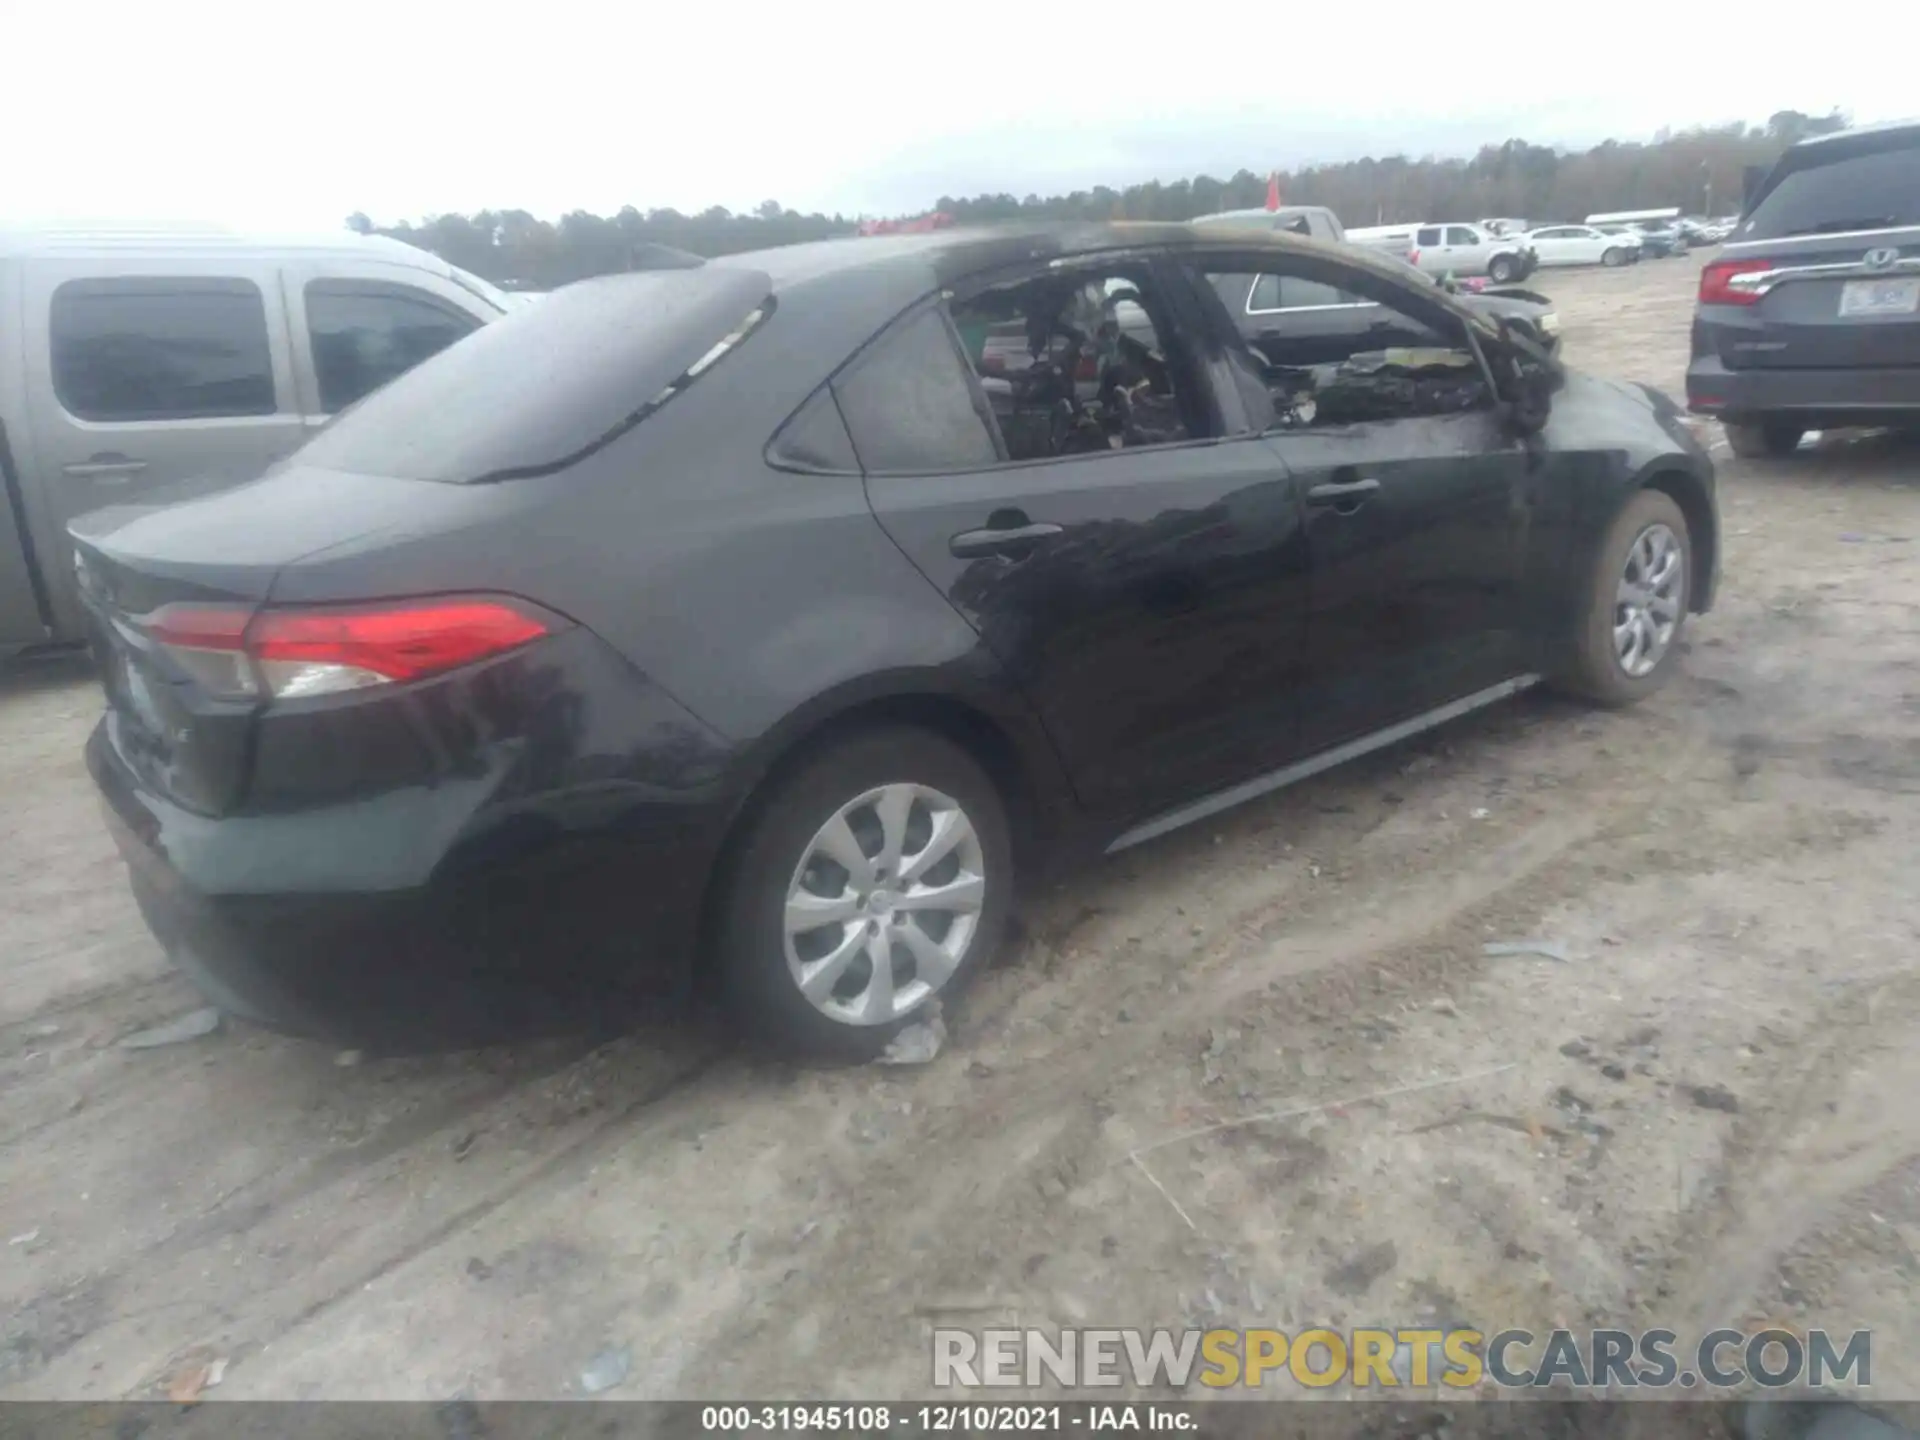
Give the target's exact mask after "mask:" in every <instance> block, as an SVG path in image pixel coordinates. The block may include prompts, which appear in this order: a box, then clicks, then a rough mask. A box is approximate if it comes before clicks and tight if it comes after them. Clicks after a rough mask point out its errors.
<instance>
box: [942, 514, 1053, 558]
mask: <svg viewBox="0 0 1920 1440" xmlns="http://www.w3.org/2000/svg"><path fill="white" fill-rule="evenodd" d="M1060 533H1061V527H1060V526H1058V525H1055V524H1052V523H1051V522H1049V521H1045V520H1042V521H1040V522H1039V523H1037V524H1030V525H1008V526H1004V527H1002V528H999V529H986V530H963V531H961V532H960V533H959V534H958V535H956V536H954V537H953V539H951V540H949V541H948V542H947V549H948V550H950V551H952V552H953V554H954V555H955V556H956V557H957V558H958V559H961V560H977V559H979V558H981V557H982V556H985V555H1008V556H1012V557H1014V558H1016V559H1017V558H1018V557H1020V556H1022V555H1024V554H1026V553H1027V550H1028V548H1029V547H1030V546H1031V545H1032V544H1033V542H1034V541H1036V540H1045V539H1046V538H1047V537H1048V536H1049V535H1058V534H1060Z"/></svg>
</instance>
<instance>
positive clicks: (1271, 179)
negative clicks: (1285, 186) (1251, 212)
mask: <svg viewBox="0 0 1920 1440" xmlns="http://www.w3.org/2000/svg"><path fill="white" fill-rule="evenodd" d="M1279 208H1280V172H1279V171H1278V170H1275V171H1273V172H1272V173H1271V174H1270V175H1268V176H1267V209H1269V210H1278V209H1279Z"/></svg>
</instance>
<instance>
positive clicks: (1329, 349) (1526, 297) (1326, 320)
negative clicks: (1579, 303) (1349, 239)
mask: <svg viewBox="0 0 1920 1440" xmlns="http://www.w3.org/2000/svg"><path fill="white" fill-rule="evenodd" d="M1387 263H1389V264H1391V265H1395V266H1400V267H1402V268H1404V269H1405V271H1406V272H1407V275H1408V277H1409V278H1410V279H1412V280H1414V281H1415V282H1417V283H1419V284H1424V285H1435V286H1439V285H1442V283H1443V282H1442V281H1441V279H1440V278H1439V277H1438V276H1434V275H1431V274H1428V273H1427V272H1426V271H1424V270H1421V269H1419V268H1417V267H1416V266H1414V265H1411V264H1409V263H1408V262H1406V261H1404V260H1396V259H1392V258H1391V257H1389V258H1388V262H1387ZM1471 286H1472V282H1467V284H1466V285H1463V286H1459V287H1457V290H1458V293H1457V294H1456V297H1455V298H1457V299H1458V300H1459V302H1460V303H1461V304H1462V305H1464V306H1466V307H1467V308H1468V309H1470V310H1473V311H1475V312H1477V313H1479V314H1482V315H1485V316H1487V317H1488V318H1489V319H1492V320H1494V321H1495V322H1496V323H1497V322H1498V320H1499V318H1500V317H1502V316H1505V317H1507V318H1509V319H1511V320H1514V321H1516V322H1519V323H1522V324H1526V325H1528V326H1531V327H1532V328H1533V330H1534V331H1535V333H1536V338H1537V339H1538V340H1539V341H1540V343H1541V344H1542V345H1543V346H1545V347H1546V348H1547V350H1549V351H1553V350H1557V349H1558V347H1559V344H1560V317H1559V315H1558V314H1557V313H1556V312H1555V311H1554V308H1553V302H1552V301H1551V300H1549V299H1547V297H1546V296H1544V295H1537V294H1533V293H1531V292H1527V291H1518V292H1516V291H1513V290H1480V291H1476V290H1474V289H1472V288H1470V287H1471ZM1214 288H1215V290H1217V291H1218V292H1219V294H1220V298H1221V300H1222V301H1223V302H1224V303H1225V304H1226V307H1227V311H1228V313H1229V314H1230V315H1232V316H1233V318H1234V322H1235V324H1236V325H1238V327H1239V329H1240V333H1241V335H1242V336H1244V337H1245V338H1246V340H1247V343H1248V344H1250V345H1251V346H1253V348H1254V349H1255V350H1256V351H1258V352H1259V353H1260V354H1261V356H1262V357H1263V358H1264V359H1265V360H1266V361H1267V362H1268V363H1269V364H1273V365H1317V364H1322V363H1325V362H1327V361H1328V360H1329V359H1331V360H1341V359H1345V358H1346V356H1348V355H1350V354H1352V353H1353V351H1354V349H1355V348H1356V346H1358V345H1360V344H1361V343H1363V342H1368V341H1371V342H1372V343H1375V344H1381V345H1384V344H1385V343H1386V342H1387V340H1388V339H1389V338H1390V337H1388V336H1386V335H1383V334H1382V333H1381V331H1380V329H1379V328H1378V327H1379V326H1380V325H1382V324H1383V323H1387V324H1391V323H1392V314H1393V312H1392V311H1390V310H1387V309H1383V307H1382V306H1381V305H1380V304H1379V303H1378V302H1377V301H1373V300H1369V299H1366V298H1365V297H1364V296H1361V295H1356V294H1353V293H1352V292H1350V291H1345V290H1341V289H1338V288H1337V287H1334V286H1331V285H1327V284H1324V283H1322V282H1320V281H1317V280H1307V279H1303V278H1301V277H1300V276H1298V275H1277V274H1264V275H1219V276H1215V277H1214ZM1139 323H1140V324H1142V325H1145V326H1148V327H1150V326H1151V323H1152V322H1151V320H1149V319H1148V318H1147V317H1146V315H1145V313H1144V312H1141V317H1140V322H1139Z"/></svg>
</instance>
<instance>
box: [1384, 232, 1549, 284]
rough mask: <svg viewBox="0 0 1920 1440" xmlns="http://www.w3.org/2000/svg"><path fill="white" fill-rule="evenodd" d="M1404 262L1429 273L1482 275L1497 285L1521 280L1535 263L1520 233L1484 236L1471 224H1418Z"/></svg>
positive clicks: (1529, 272) (1536, 258)
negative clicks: (1515, 234) (1516, 234)
mask: <svg viewBox="0 0 1920 1440" xmlns="http://www.w3.org/2000/svg"><path fill="white" fill-rule="evenodd" d="M1406 259H1407V261H1408V262H1409V263H1410V264H1412V265H1415V266H1417V267H1418V268H1420V269H1422V270H1425V271H1427V272H1428V273H1429V274H1433V275H1459V276H1468V275H1485V276H1486V277H1487V278H1488V279H1490V280H1493V281H1495V282H1496V283H1498V284H1501V285H1507V284H1512V283H1513V282H1515V281H1520V280H1524V279H1526V278H1527V276H1529V275H1531V274H1532V273H1533V272H1534V270H1535V268H1536V267H1537V266H1538V264H1539V259H1538V257H1537V256H1536V255H1535V254H1534V253H1533V250H1532V249H1531V248H1530V247H1529V246H1528V244H1527V242H1526V238H1525V237H1524V236H1512V237H1502V236H1496V235H1484V234H1482V233H1481V232H1480V231H1479V230H1477V229H1475V228H1474V227H1473V226H1471V225H1422V226H1420V227H1419V228H1418V229H1417V230H1415V231H1414V234H1413V249H1411V250H1410V251H1408V252H1407V255H1406Z"/></svg>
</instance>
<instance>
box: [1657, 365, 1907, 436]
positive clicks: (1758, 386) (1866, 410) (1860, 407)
mask: <svg viewBox="0 0 1920 1440" xmlns="http://www.w3.org/2000/svg"><path fill="white" fill-rule="evenodd" d="M1687 408H1688V409H1689V410H1691V411H1692V412H1693V413H1694V414H1696V415H1717V416H1722V417H1725V418H1728V419H1735V420H1737V419H1740V418H1741V417H1743V416H1755V415H1780V416H1791V417H1794V418H1796V419H1804V420H1805V421H1806V423H1807V424H1808V425H1809V426H1810V427H1817V426H1829V427H1835V428H1837V427H1840V426H1843V425H1879V424H1887V423H1894V422H1899V421H1910V420H1913V419H1915V418H1920V366H1905V367H1900V368H1886V369H1865V368H1862V369H1823V370H1788V369H1779V370H1769V369H1749V370H1729V369H1728V368H1727V367H1726V366H1725V365H1724V364H1722V363H1721V361H1720V358H1719V356H1717V355H1705V356H1699V357H1696V358H1695V360H1694V361H1693V363H1692V364H1691V365H1689V366H1688V367H1687Z"/></svg>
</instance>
